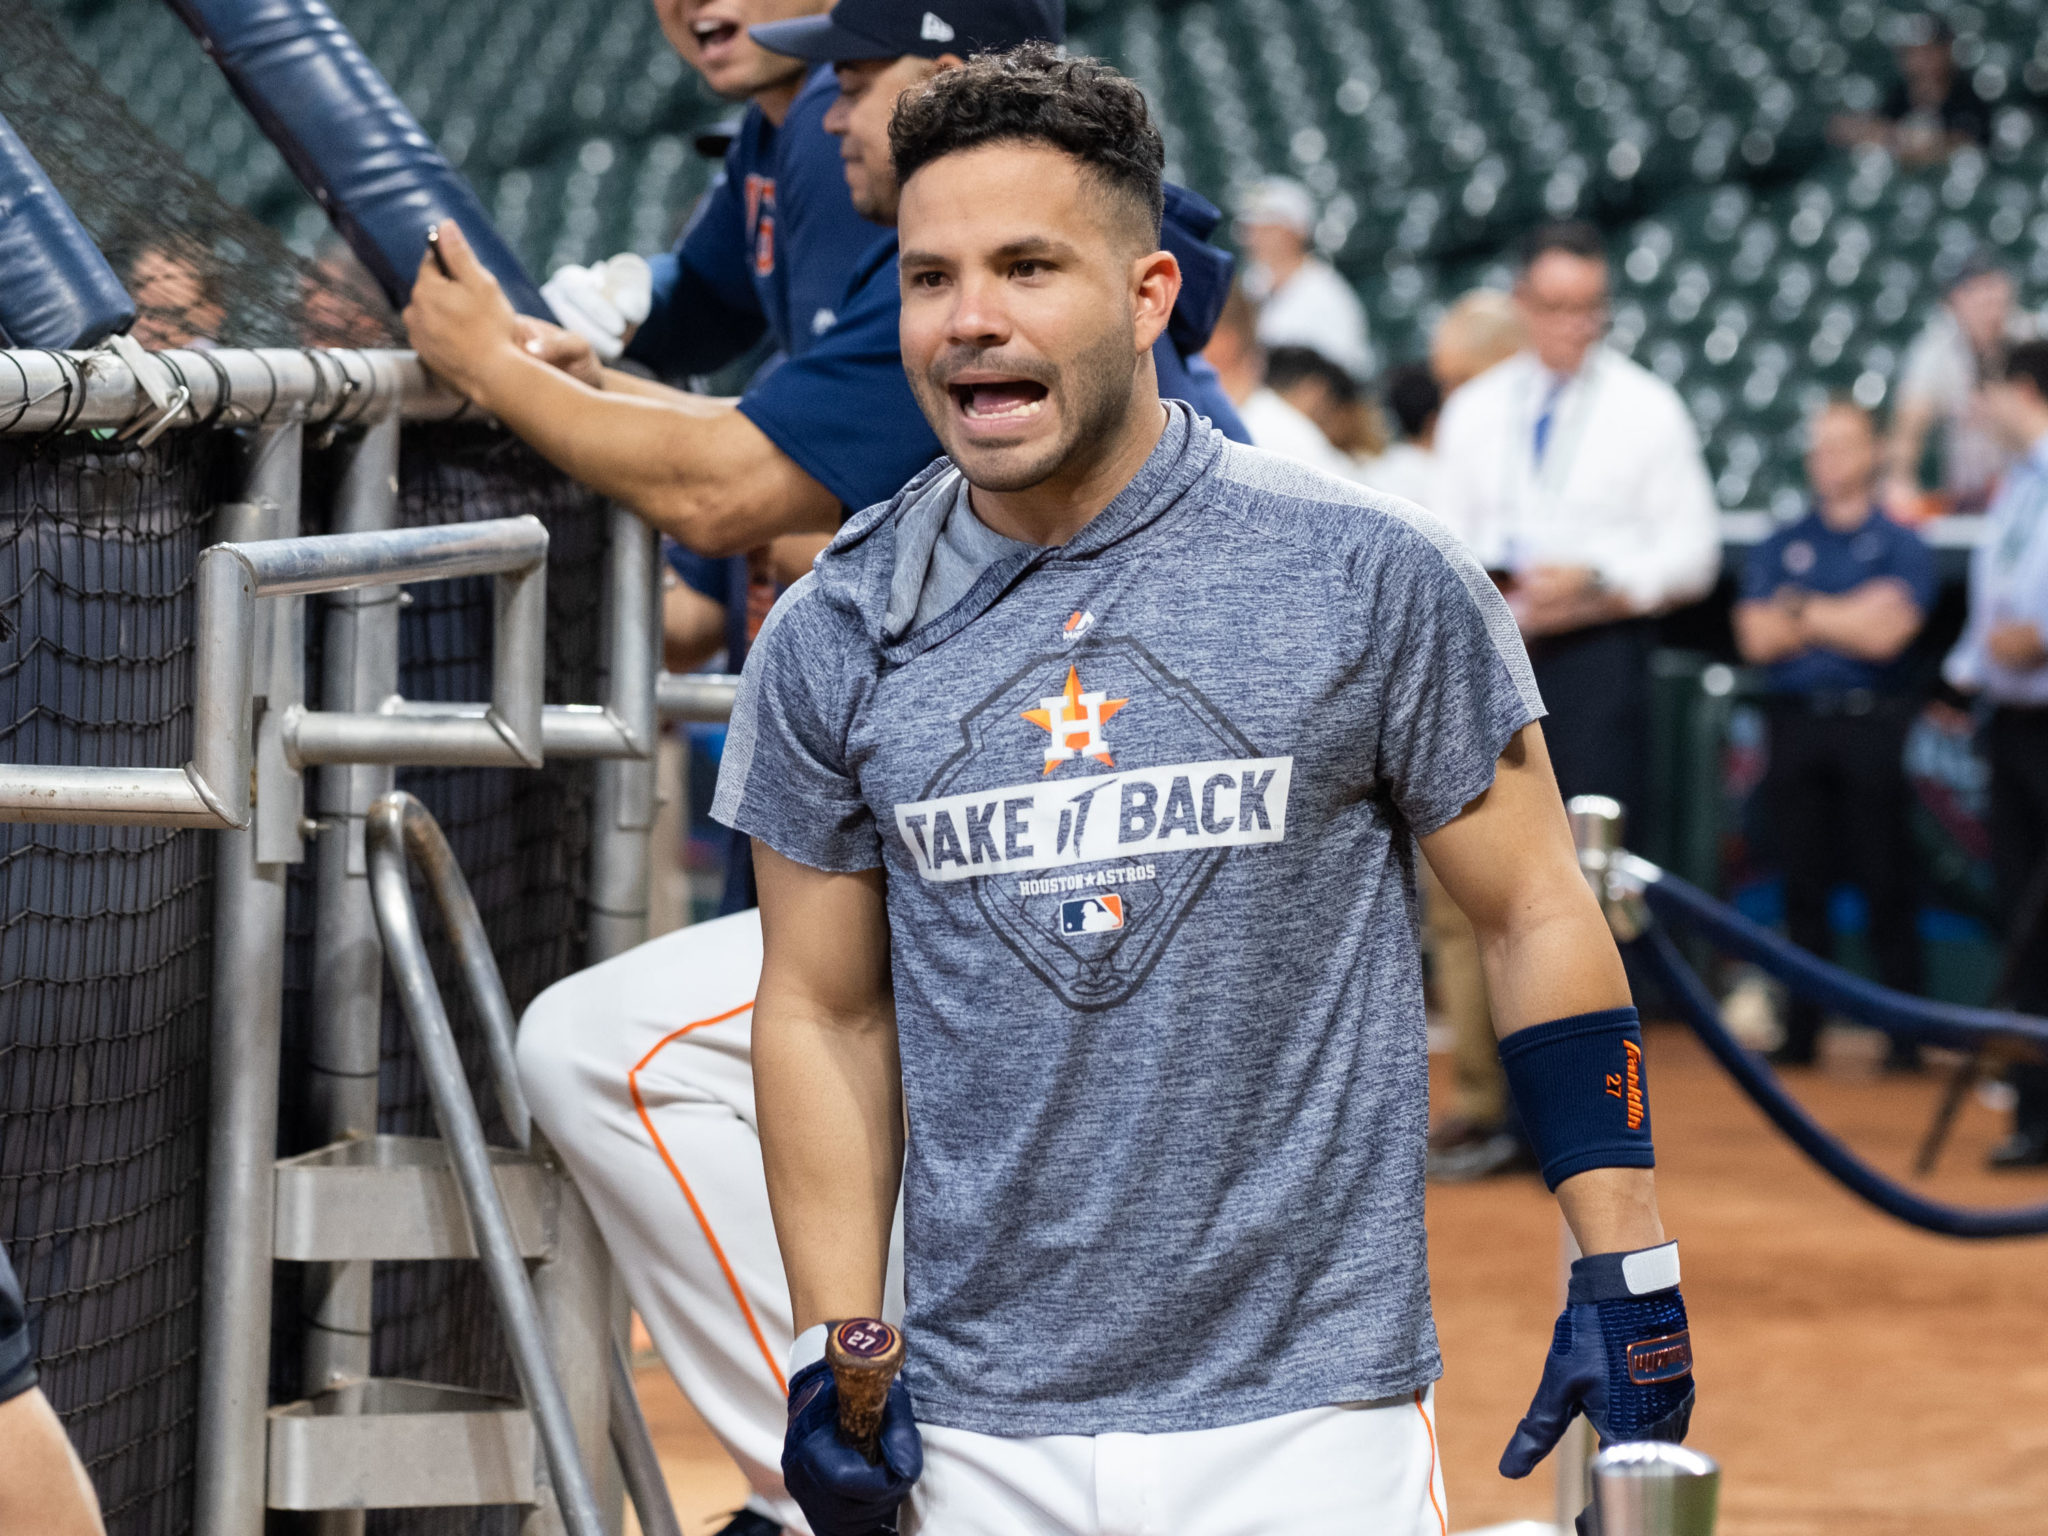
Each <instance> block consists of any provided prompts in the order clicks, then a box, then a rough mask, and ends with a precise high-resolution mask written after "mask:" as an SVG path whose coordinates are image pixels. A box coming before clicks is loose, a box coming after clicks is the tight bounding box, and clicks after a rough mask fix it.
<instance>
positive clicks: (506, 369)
mask: <svg viewBox="0 0 2048 1536" xmlns="http://www.w3.org/2000/svg"><path fill="white" fill-rule="evenodd" d="M606 377H607V385H608V386H609V382H610V377H611V376H610V375H607V376H606ZM621 377H626V376H625V375H621ZM641 382H642V383H644V382H645V381H644V380H643V381H641ZM651 387H652V389H655V390H660V391H661V393H660V394H653V393H633V394H627V393H621V392H614V391H613V390H611V389H610V388H609V387H607V388H606V389H604V390H594V389H591V388H590V387H589V386H587V385H585V384H582V383H579V382H578V381H577V380H575V379H572V378H570V377H568V376H567V375H566V374H564V373H562V372H560V371H559V370H558V369H554V368H550V367H547V366H546V365H545V364H542V363H540V362H539V361H538V360H536V359H534V358H532V357H530V356H528V355H526V354H523V353H521V352H519V351H517V350H506V351H503V352H500V353H498V354H496V355H495V356H494V357H492V358H490V359H488V360H487V363H486V366H485V367H484V368H481V369H479V370H478V375H477V383H476V390H477V395H476V398H477V403H478V404H479V405H481V406H483V408H484V409H486V410H488V411H489V412H491V414H493V415H494V416H496V417H497V418H498V419H499V420H500V421H502V422H504V423H505V425H506V426H508V427H510V428H511V429H512V430H513V431H514V432H516V433H518V434H519V436H520V437H521V438H523V439H525V441H527V442H528V443H530V444H532V445H533V447H534V448H535V449H537V450H538V451H539V452H540V454H541V456H542V457H544V458H546V459H547V460H548V461H549V462H550V463H552V464H554V465H555V466H556V467H557V468H559V469H561V470H562V471H563V472H564V473H565V474H568V475H570V476H573V477H574V478H575V479H577V480H580V481H582V482H583V483H584V484H585V485H587V486H589V487H590V488H591V489H592V490H594V491H597V492H599V493H600V494H602V495H606V496H609V497H611V498H612V499H614V500H615V501H622V502H624V503H625V504H626V505H627V506H629V507H631V508H632V509H633V510H634V511H636V512H638V513H639V514H640V515H641V516H642V517H644V518H646V519H647V520H648V521H649V522H650V523H652V524H653V525H654V526H655V527H657V528H659V529H661V531H662V532H664V533H666V534H668V535H669V536H670V537H671V538H673V539H675V540H676V541H677V542H678V543H681V544H684V545H687V546H688V547H689V548H691V549H694V550H696V551H697V552H698V553H700V554H705V555H736V554H741V553H743V552H745V551H746V550H749V549H754V548H757V547H759V546H760V545H762V544H765V543H767V542H768V541H769V540H771V539H774V538H776V537H777V536H779V535H781V534H785V533H804V532H812V531H819V530H825V531H829V530H830V529H833V528H835V527H837V526H838V514H839V503H838V500H837V498H835V497H834V496H833V495H832V493H831V492H830V491H827V490H826V489H825V488H824V487H823V486H822V485H820V484H818V482H817V481H815V480H813V479H812V478H811V477H810V476H809V475H808V474H806V473H805V472H804V471H803V470H802V469H800V468H798V467H797V465H796V464H795V463H794V462H793V461H792V460H791V459H790V458H789V457H788V455H786V454H784V453H783V452H782V450H781V449H780V448H778V447H776V446H775V444H774V443H772V442H770V441H769V440H768V438H767V436H766V435H765V434H764V433H763V432H762V431H761V429H760V428H759V427H757V426H755V425H754V424H753V422H751V421H749V420H748V419H747V418H746V417H745V416H743V415H741V414H740V412H738V411H737V410H735V409H733V408H732V407H731V406H730V405H727V404H723V403H719V402H713V401H710V400H707V399H704V398H703V397H701V396H696V395H688V394H683V393H681V392H680V391H675V390H668V389H666V388H664V387H663V386H660V385H654V386H651Z"/></svg>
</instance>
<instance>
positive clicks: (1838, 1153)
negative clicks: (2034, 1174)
mask: <svg viewBox="0 0 2048 1536" xmlns="http://www.w3.org/2000/svg"><path fill="white" fill-rule="evenodd" d="M1670 878H1671V877H1670V876H1668V875H1667V876H1666V877H1665V880H1667V881H1668V880H1669V879H1670ZM1661 883H1662V882H1658V884H1661ZM1656 888H1657V887H1656V884H1653V885H1651V886H1650V887H1649V889H1650V890H1652V891H1654V890H1655V889H1656ZM1686 889H1687V890H1688V891H1692V888H1691V887H1689V886H1688V887H1686ZM1693 894H1694V895H1698V894H1699V893H1698V892H1696V891H1693ZM1701 899H1702V900H1704V899H1706V898H1704V897H1701ZM1737 921H1740V919H1737ZM1759 931H1761V930H1759ZM1624 947H1625V948H1626V949H1628V950H1630V951H1631V952H1632V953H1633V954H1634V956H1635V958H1636V959H1637V960H1639V961H1640V962H1642V964H1643V966H1644V968H1645V969H1646V970H1647V971H1648V972H1649V974H1650V975H1652V976H1654V977H1655V978H1656V979H1657V981H1658V982H1659V983H1661V984H1662V985H1663V987H1664V989H1665V991H1666V994H1667V995H1668V996H1669V997H1670V998H1671V999H1672V1000H1673V1002H1674V1003H1675V1004H1676V1005H1677V1007H1678V1009H1679V1013H1680V1016H1681V1017H1682V1018H1683V1019H1684V1020H1685V1022H1686V1024H1687V1025H1688V1026H1690V1027H1691V1029H1692V1032H1693V1033H1694V1034H1696V1035H1698V1036H1699V1037H1700V1041H1701V1043H1702V1044H1704V1045H1705V1046H1706V1048H1707V1049H1708V1050H1709V1051H1711V1052H1712V1053H1713V1055H1714V1059H1715V1060H1716V1061H1718V1062H1720V1064H1721V1066H1722V1068H1723V1069H1724V1070H1725V1071H1726V1072H1727V1073H1728V1075H1729V1076H1730V1077H1732V1078H1734V1079H1735V1081H1736V1083H1737V1085H1738V1086H1740V1087H1741V1089H1742V1091H1743V1092H1744V1093H1746V1094H1748V1095H1749V1096H1750V1098H1751V1099H1752V1100H1754V1101H1755V1103H1756V1106H1757V1107H1758V1108H1759V1109H1761V1110H1762V1111H1763V1112H1764V1113H1765V1114H1766V1115H1767V1116H1769V1117H1770V1120H1771V1123H1772V1124H1774V1125H1776V1126H1777V1128H1778V1129H1779V1130H1781V1131H1783V1132H1784V1133H1785V1135H1786V1136H1787V1137H1788V1138H1790V1140H1791V1141H1792V1144H1793V1145H1794V1146H1796V1147H1798V1148H1799V1150H1800V1151H1802V1152H1804V1153H1805V1154H1806V1155H1807V1156H1808V1157H1810V1158H1812V1159H1813V1160H1814V1161H1815V1162H1816V1163H1818V1164H1820V1166H1821V1168H1822V1169H1824V1170H1825V1171H1826V1172H1827V1173H1828V1174H1829V1175H1831V1176H1832V1177H1833V1178H1834V1179H1835V1181H1836V1182H1837V1183H1839V1184H1841V1185H1842V1186H1843V1187H1844V1188H1846V1189H1847V1190H1849V1191H1850V1192H1851V1193H1852V1194H1855V1195H1858V1196H1860V1197H1861V1198H1862V1199H1864V1200H1866V1201H1868V1202H1869V1203H1870V1204H1872V1205H1874V1206H1876V1207H1877V1208H1878V1209H1879V1210H1881V1211H1883V1212H1884V1213H1885V1214H1886V1215H1888V1216H1895V1217H1897V1218H1898V1219H1899V1220H1900V1221H1903V1222H1906V1223H1907V1224H1909V1225H1911V1226H1915V1227H1919V1228H1921V1229H1922V1230H1923V1231H1927V1232H1938V1233H1940V1234H1942V1235H1943V1236H1944V1237H1971V1238H1983V1237H2038V1236H2040V1235H2041V1234H2043V1233H2048V1205H2020V1206H2002V1207H1998V1208H1995V1209H1990V1210H1985V1209H1973V1208H1972V1207H1969V1206H1961V1205H1950V1204H1948V1203H1947V1202H1946V1201H1941V1200H1930V1199H1928V1198H1927V1197H1925V1196H1924V1195H1919V1194H1915V1193H1914V1192H1913V1191H1912V1190H1910V1189H1908V1188H1906V1187H1905V1186H1904V1185H1903V1184H1900V1183H1899V1182H1898V1181H1897V1180H1895V1179H1891V1178H1888V1177H1886V1176H1885V1175H1884V1174H1882V1173H1879V1172H1878V1171H1877V1170H1876V1169H1875V1168H1873V1167H1871V1166H1870V1164H1868V1163H1866V1162H1864V1161H1863V1159H1861V1158H1860V1157H1858V1156H1857V1155H1856V1154H1855V1153H1854V1152H1852V1151H1850V1150H1849V1148H1848V1147H1846V1146H1844V1145H1843V1144H1842V1142H1841V1141H1839V1140H1838V1139H1836V1138H1835V1137H1834V1136H1833V1135H1832V1134H1830V1133H1829V1132H1828V1131H1827V1130H1825V1129H1823V1128H1822V1126H1821V1125H1820V1123H1819V1122H1818V1121H1816V1120H1815V1119H1814V1118H1813V1117H1812V1116H1811V1115H1809V1114H1808V1113H1807V1112H1806V1110H1805V1108H1804V1107H1803V1106H1802V1105H1801V1104H1800V1103H1799V1101H1798V1100H1797V1099H1795V1098H1793V1097H1792V1095H1791V1094H1789V1093H1787V1092H1786V1091H1785V1087H1784V1085H1783V1084H1782V1083H1780V1082H1779V1081H1778V1078H1777V1074H1776V1073H1774V1072H1772V1071H1771V1070H1770V1069H1769V1068H1768V1067H1766V1066H1765V1065H1764V1064H1763V1063H1762V1061H1761V1060H1760V1059H1759V1058H1758V1057H1756V1056H1754V1055H1752V1054H1751V1053H1750V1052H1749V1051H1747V1050H1745V1049H1744V1048H1743V1045H1742V1042H1741V1041H1739V1040H1737V1039H1736V1038H1735V1036H1733V1035H1732V1034H1730V1033H1729V1032H1728V1026H1727V1025H1726V1024H1724V1023H1722V1022H1721V1011H1720V1008H1719V1007H1718V1005H1717V1004H1716V1003H1715V1001H1714V997H1713V994H1712V993H1710V992H1709V991H1708V990H1707V988H1706V984H1705V983H1704V982H1702V981H1701V980H1700V979H1699V977H1698V976H1697V975H1695V974H1694V973H1693V969H1692V967H1691V966H1690V965H1688V964H1686V962H1685V957H1684V956H1683V955H1681V954H1680V953H1679V952H1678V946H1677V945H1676V944H1675V943H1674V942H1672V938H1671V935H1670V934H1668V933H1666V932H1665V931H1664V929H1662V928H1661V927H1653V928H1651V929H1649V930H1648V931H1647V932H1645V933H1644V934H1643V935H1642V937H1641V938H1638V939H1635V940H1632V941H1631V942H1630V943H1628V944H1627V945H1625V946H1624ZM1759 963H1761V962H1759ZM1874 990H1882V989H1874ZM1967 1011H1975V1010H1967Z"/></svg>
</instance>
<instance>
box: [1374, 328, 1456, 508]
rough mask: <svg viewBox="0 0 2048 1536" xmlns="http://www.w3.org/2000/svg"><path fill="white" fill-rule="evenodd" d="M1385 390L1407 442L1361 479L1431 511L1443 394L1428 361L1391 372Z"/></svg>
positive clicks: (1381, 455) (1385, 454) (1392, 448)
mask: <svg viewBox="0 0 2048 1536" xmlns="http://www.w3.org/2000/svg"><path fill="white" fill-rule="evenodd" d="M1381 389H1382V391H1383V393H1384V394H1385V396H1386V401H1387V410H1388V412H1389V413H1390V414H1391V415H1392V416H1393V418H1394V424H1395V425H1396V426H1397V427H1399V428H1400V429H1401V440H1400V441H1399V442H1397V443H1393V444H1391V445H1389V446H1388V447H1387V449H1386V450H1385V451H1384V452H1382V453H1379V454H1377V455H1375V456H1374V457H1373V459H1372V460H1371V461H1370V462H1368V463H1366V464H1364V465H1361V466H1360V468H1359V472H1358V473H1359V478H1360V479H1362V480H1363V481H1364V482H1365V483H1366V484H1367V485H1369V486H1371V487H1372V488H1373V489H1374V490H1376V491H1385V492H1386V493H1387V494H1388V495H1390V496H1401V497H1405V498H1406V499H1407V500H1409V501H1412V502H1414V503H1415V504H1416V505H1417V506H1418V507H1426V506H1428V505H1429V501H1430V497H1431V495H1432V494H1433V493H1434V486H1433V484H1432V481H1433V480H1434V478H1435V475H1436V455H1435V454H1433V453H1432V452H1431V451H1430V448H1431V445H1432V444H1433V443H1434V442H1435V440H1436V418H1437V413H1438V412H1439V411H1440V410H1442V409H1443V403H1444V397H1443V391H1442V390H1441V389H1439V388H1438V387H1437V382H1436V375H1434V374H1433V373H1431V372H1430V371H1429V365H1428V364H1427V363H1403V364H1401V365H1400V366H1399V367H1398V368H1390V369H1388V370H1387V376H1386V378H1385V379H1384V380H1383V381H1382V383H1381Z"/></svg>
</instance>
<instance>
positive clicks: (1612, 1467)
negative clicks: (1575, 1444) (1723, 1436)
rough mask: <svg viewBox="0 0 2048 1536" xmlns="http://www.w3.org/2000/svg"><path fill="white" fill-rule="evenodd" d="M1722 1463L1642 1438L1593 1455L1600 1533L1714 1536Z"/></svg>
mask: <svg viewBox="0 0 2048 1536" xmlns="http://www.w3.org/2000/svg"><path fill="white" fill-rule="evenodd" d="M1720 1500H1721V1469H1720V1467H1718V1466H1717V1465H1715V1463H1714V1459H1713V1457H1711V1456H1702V1455H1701V1454H1700V1453H1699V1452H1698V1451H1689V1450H1687V1449H1686V1448H1685V1447H1684V1446H1682V1445H1666V1444H1664V1443H1663V1442H1662V1441H1657V1440H1643V1441H1636V1442H1632V1443H1630V1444H1626V1445H1614V1446H1609V1447H1608V1448H1607V1449H1606V1450H1604V1451H1602V1452H1601V1453H1600V1454H1599V1455H1598V1456H1596V1457H1595V1458H1594V1459H1593V1502H1594V1503H1595V1504H1596V1505H1597V1506H1598V1508H1599V1511H1600V1536H1714V1517H1715V1513H1716V1510H1717V1507H1718V1506H1719V1504H1720Z"/></svg>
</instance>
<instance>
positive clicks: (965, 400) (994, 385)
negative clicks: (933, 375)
mask: <svg viewBox="0 0 2048 1536" xmlns="http://www.w3.org/2000/svg"><path fill="white" fill-rule="evenodd" d="M950 388H951V391H952V395H953V403H954V404H955V405H957V406H958V407H959V408H960V414H961V415H963V416H965V417H966V418H967V419H968V420H969V421H987V422H1014V421H1029V420H1030V419H1031V418H1032V417H1034V416H1036V415H1037V414H1038V413H1039V412H1040V411H1042V410H1044V409H1045V402H1046V397H1047V394H1048V391H1047V390H1046V387H1045V386H1044V385H1043V384H1036V383H1033V382H1032V381H1031V380H1029V379H990V380H985V381H982V382H979V383H973V384H954V385H951V386H950Z"/></svg>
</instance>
